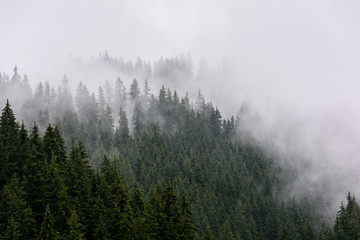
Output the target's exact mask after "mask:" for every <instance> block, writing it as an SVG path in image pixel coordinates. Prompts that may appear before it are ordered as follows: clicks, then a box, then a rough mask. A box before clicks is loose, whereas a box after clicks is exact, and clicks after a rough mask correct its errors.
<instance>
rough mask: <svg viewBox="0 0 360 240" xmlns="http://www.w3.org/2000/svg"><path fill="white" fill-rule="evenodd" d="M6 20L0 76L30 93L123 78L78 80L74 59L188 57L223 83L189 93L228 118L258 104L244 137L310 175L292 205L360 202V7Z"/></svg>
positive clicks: (93, 10) (92, 10)
mask: <svg viewBox="0 0 360 240" xmlns="http://www.w3.org/2000/svg"><path fill="white" fill-rule="evenodd" d="M1 9H2V11H1V15H0V29H2V30H1V37H0V71H1V72H7V73H11V72H12V69H13V67H14V65H15V64H17V65H18V67H19V69H21V72H22V73H27V74H28V76H29V80H30V83H31V84H32V86H35V84H37V83H38V82H39V81H49V82H50V83H52V84H56V83H57V81H60V80H61V78H62V76H63V74H65V73H66V74H67V75H68V76H69V79H70V80H72V81H74V83H73V84H74V85H76V84H77V83H78V81H83V82H85V83H87V84H90V85H91V84H92V85H94V86H95V85H100V84H103V82H99V79H100V78H101V76H104V77H103V81H105V80H108V79H110V80H113V79H115V75H116V74H117V73H116V72H113V73H107V74H108V75H106V76H105V75H102V74H104V73H103V72H100V74H99V75H97V74H95V73H93V74H85V75H81V74H80V75H79V74H78V70H76V71H74V69H73V67H71V66H69V59H72V58H74V57H82V58H83V59H84V61H87V60H88V59H91V58H92V57H95V58H96V57H97V55H98V53H99V52H104V51H108V52H109V53H110V54H112V55H114V56H121V57H123V58H124V59H130V60H133V61H135V60H136V58H137V57H138V56H141V57H142V58H143V59H145V60H147V61H151V62H153V61H155V60H157V59H159V58H160V57H161V56H164V57H171V56H175V55H179V54H182V53H190V54H191V56H192V58H193V60H194V64H195V69H197V68H198V67H199V63H200V62H201V60H202V59H206V61H207V62H208V65H209V67H210V68H214V69H221V70H220V72H221V73H222V75H220V76H216V77H214V76H212V77H211V79H210V80H208V81H200V82H198V81H197V82H196V83H195V82H194V85H191V84H188V85H185V86H183V88H184V89H183V90H185V91H197V89H199V88H201V90H202V92H203V94H204V96H205V98H206V99H208V100H211V101H212V102H213V104H214V105H217V106H219V108H220V110H221V111H222V113H223V116H230V115H231V114H236V113H237V111H238V110H239V109H240V106H241V104H242V103H243V102H244V101H246V102H248V103H249V104H250V105H251V106H252V109H254V111H255V112H257V113H258V114H259V115H260V119H261V120H259V121H256V122H254V121H252V120H251V119H252V118H251V117H249V118H246V117H245V118H244V125H242V127H243V128H246V129H249V130H250V131H251V133H252V135H253V137H254V138H255V139H257V141H259V142H260V143H261V144H268V142H271V143H272V144H273V145H274V146H276V147H277V148H278V149H279V151H280V153H281V154H282V156H283V157H282V160H281V161H283V162H285V163H284V164H286V165H290V166H293V167H296V168H301V169H302V170H300V171H299V176H298V180H297V181H296V182H295V183H294V186H293V187H292V188H291V190H290V191H289V192H290V193H291V194H297V195H301V194H303V193H309V192H310V193H311V194H320V195H326V196H328V197H329V199H330V200H329V201H330V202H331V205H332V206H333V207H334V208H333V209H331V210H329V213H331V214H334V213H335V211H336V207H338V206H339V203H340V201H341V200H342V199H343V198H344V197H345V196H346V193H347V192H348V191H351V192H352V193H354V194H355V195H357V196H358V197H360V187H359V184H358V180H359V171H360V159H359V158H360V111H359V102H360V101H359V100H360V95H359V89H360V83H359V79H360V78H359V77H360V70H359V67H358V66H360V44H359V42H360V29H359V27H358V26H359V23H360V15H359V14H358V13H359V10H360V3H359V2H358V1H355V0H354V1H341V2H340V1H325V0H323V1H322V0H320V1H310V0H303V1H296V2H295V1H285V0H281V1H279V0H275V1H253V0H251V1H250V0H248V1H243V0H241V1H235V0H234V1H230V0H226V1H221V2H220V1H205V0H204V1H203V0H192V1H191V0H182V1H180V0H175V1H165V0H156V1H151V3H150V1H139V0H135V1H115V0H113V1H110V0H105V1H85V0H78V1H60V0H56V1H45V0H41V1H21V0H14V1H1ZM70 62H71V61H70ZM90 75H91V76H93V77H91V76H90ZM95 75H96V76H98V77H96V78H95V77H94V76H95ZM94 81H96V82H94ZM33 89H34V87H33ZM240 130H241V129H240ZM295 155H296V156H301V157H299V158H295V159H302V160H299V161H300V162H298V161H292V160H291V162H286V161H287V160H286V159H294V158H290V157H288V156H295ZM287 157H288V158H287ZM289 161H290V160H289Z"/></svg>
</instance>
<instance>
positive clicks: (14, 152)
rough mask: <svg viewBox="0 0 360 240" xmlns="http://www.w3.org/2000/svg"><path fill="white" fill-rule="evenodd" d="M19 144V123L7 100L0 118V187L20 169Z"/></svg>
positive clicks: (21, 163)
mask: <svg viewBox="0 0 360 240" xmlns="http://www.w3.org/2000/svg"><path fill="white" fill-rule="evenodd" d="M19 145H20V140H19V124H18V123H17V122H16V119H15V115H14V113H13V110H12V109H11V108H10V104H9V101H7V102H6V106H5V108H4V109H3V111H2V114H1V118H0V188H2V187H3V186H4V185H5V184H6V183H7V182H8V181H9V180H10V178H11V177H12V176H13V174H14V173H18V174H19V173H20V171H21V168H22V166H23V162H22V161H23V159H20V156H21V155H20V152H19V149H18V147H19Z"/></svg>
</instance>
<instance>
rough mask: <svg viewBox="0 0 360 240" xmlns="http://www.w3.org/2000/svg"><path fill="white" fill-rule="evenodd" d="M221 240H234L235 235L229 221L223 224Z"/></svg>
mask: <svg viewBox="0 0 360 240" xmlns="http://www.w3.org/2000/svg"><path fill="white" fill-rule="evenodd" d="M220 239H221V240H234V237H233V234H232V231H231V227H230V223H229V221H227V220H226V221H225V222H224V224H223V230H222V233H221V235H220Z"/></svg>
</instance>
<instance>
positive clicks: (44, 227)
mask: <svg viewBox="0 0 360 240" xmlns="http://www.w3.org/2000/svg"><path fill="white" fill-rule="evenodd" d="M40 239H41V240H57V239H61V238H60V234H59V233H58V232H57V231H56V229H55V220H54V217H53V215H52V214H51V210H50V207H49V205H46V209H45V214H44V220H43V222H42V224H41V231H40Z"/></svg>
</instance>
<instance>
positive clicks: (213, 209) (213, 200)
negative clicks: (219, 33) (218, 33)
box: [0, 54, 360, 240]
mask: <svg viewBox="0 0 360 240" xmlns="http://www.w3.org/2000/svg"><path fill="white" fill-rule="evenodd" d="M101 61H105V62H107V64H113V65H114V66H116V67H121V69H122V70H121V71H124V72H128V73H129V74H130V75H131V74H133V75H136V74H140V73H141V74H142V77H141V78H134V79H133V80H132V82H131V84H130V85H126V84H125V83H124V82H123V81H122V79H121V78H117V79H113V81H114V82H110V81H108V82H106V84H105V85H104V86H99V87H98V89H97V92H96V93H94V92H92V91H91V90H90V89H89V88H88V87H87V86H86V84H84V83H83V82H79V83H78V86H77V88H76V91H75V93H73V92H72V91H71V89H70V85H69V81H70V79H68V77H67V76H64V77H63V79H62V83H61V84H60V86H59V87H58V88H57V89H55V87H53V86H50V84H49V83H47V82H45V83H39V84H38V85H37V87H36V89H35V91H34V93H32V91H31V89H30V87H29V84H28V80H27V77H26V76H24V77H21V76H20V75H19V74H18V70H17V68H16V67H15V69H14V73H13V76H12V77H11V78H10V77H9V76H8V75H6V74H1V76H0V86H1V87H0V91H1V93H0V98H1V99H0V100H1V101H2V102H4V104H5V107H4V108H3V110H2V113H1V119H0V166H1V167H0V169H1V172H0V188H1V202H0V204H1V212H0V232H1V235H0V237H1V238H3V239H221V240H222V239H279V240H280V239H356V238H357V237H358V236H359V233H360V230H359V229H360V208H359V206H358V203H357V202H356V200H355V197H354V196H352V195H351V194H350V193H349V195H348V197H347V203H346V204H345V205H344V204H341V207H340V210H339V212H338V214H337V216H336V221H335V224H334V226H333V227H331V226H329V225H327V224H326V223H325V222H323V219H321V216H320V215H319V213H318V212H317V206H316V204H317V203H314V202H311V198H310V199H306V198H304V199H301V200H297V199H296V196H295V197H294V198H292V199H291V198H290V200H289V199H288V197H289V196H286V194H285V192H284V191H286V187H287V186H288V185H287V184H288V181H290V178H289V176H290V175H291V174H292V173H291V172H288V170H287V169H282V168H281V166H279V165H278V164H277V161H276V158H277V155H276V154H274V153H270V152H269V151H267V150H265V149H261V148H260V147H259V146H258V145H256V143H254V142H252V141H244V140H243V139H244V138H242V137H241V136H239V134H244V132H241V131H239V129H241V128H242V126H241V121H240V119H241V117H242V115H241V114H245V112H244V111H246V108H243V111H242V112H240V113H239V115H237V116H233V117H229V118H223V117H222V115H221V113H220V111H219V110H218V109H217V108H216V107H214V106H213V104H212V103H210V102H206V100H205V98H204V97H203V95H202V93H201V91H199V92H198V94H197V97H196V99H194V101H192V100H191V99H190V98H189V96H188V95H187V94H184V95H180V94H178V92H177V91H176V89H169V88H166V87H165V86H164V85H163V86H162V87H161V88H160V90H159V91H158V92H156V93H155V92H152V91H151V89H150V87H149V84H148V80H147V79H150V78H154V79H166V81H169V82H176V83H177V84H181V83H180V82H181V81H182V79H188V78H193V77H194V75H193V71H194V70H193V66H192V63H191V59H190V58H186V57H183V58H172V59H165V60H164V59H160V60H159V62H157V63H156V64H155V65H154V67H153V68H152V67H151V65H150V64H149V63H146V62H143V61H142V60H141V59H140V58H139V59H138V60H137V61H136V63H135V64H132V63H131V62H123V61H122V60H117V59H113V58H111V57H109V56H108V55H107V54H105V55H104V56H103V60H101ZM207 73H208V72H207V71H205V70H204V71H203V72H202V73H201V77H202V78H206V76H207ZM199 76H200V75H199ZM140 79H141V80H140ZM184 81H185V80H184ZM13 92H16V93H24V94H21V95H20V96H21V98H19V99H17V100H15V99H14V105H15V106H16V107H15V108H16V112H18V113H19V115H20V119H21V120H22V121H23V122H22V123H21V124H20V123H19V122H17V121H16V117H15V114H14V111H13V109H12V107H11V106H10V103H11V104H12V101H13V98H11V97H9V96H10V93H13ZM6 97H7V98H9V101H6V99H5V98H6ZM255 120H256V116H254V121H255Z"/></svg>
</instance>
